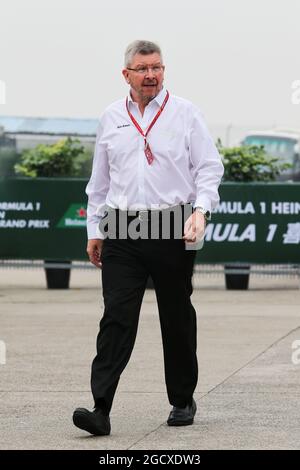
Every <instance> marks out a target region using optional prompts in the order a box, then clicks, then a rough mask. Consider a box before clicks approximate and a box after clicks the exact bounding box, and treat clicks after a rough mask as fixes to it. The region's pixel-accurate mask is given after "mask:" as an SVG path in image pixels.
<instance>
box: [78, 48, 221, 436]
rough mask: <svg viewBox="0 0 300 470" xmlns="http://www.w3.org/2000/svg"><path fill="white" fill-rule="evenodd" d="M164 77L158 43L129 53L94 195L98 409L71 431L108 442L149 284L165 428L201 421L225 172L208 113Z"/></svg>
mask: <svg viewBox="0 0 300 470" xmlns="http://www.w3.org/2000/svg"><path fill="white" fill-rule="evenodd" d="M164 70H165V66H164V65H163V58H162V54H161V50H160V48H159V46H158V45H157V44H155V43H153V42H149V41H135V42H133V43H132V44H130V45H129V46H128V47H127V50H126V52H125V68H124V69H123V71H122V73H123V76H124V78H125V80H126V82H127V83H128V84H129V86H130V90H129V94H128V96H127V98H126V99H122V100H119V101H116V102H114V103H113V104H112V105H110V106H109V107H108V108H107V109H106V110H105V111H104V113H103V114H102V116H101V118H100V122H99V127H98V132H97V139H96V145H95V153H94V160H93V170H92V175H91V178H90V180H89V183H88V185H87V188H86V193H87V195H88V217H87V229H88V245H87V252H88V255H89V258H90V261H91V262H92V263H93V264H94V265H95V266H97V267H100V268H102V284H103V298H104V307H105V310H104V314H103V317H102V319H101V322H100V331H99V334H98V338H97V355H96V357H95V359H94V361H93V364H92V374H91V388H92V393H93V398H94V402H95V407H94V410H93V411H89V410H86V409H84V408H77V409H76V410H75V412H74V414H73V422H74V424H75V425H76V426H77V427H79V428H80V429H84V430H86V431H88V432H89V433H91V434H94V435H107V434H109V433H110V418H109V413H110V410H111V407H112V403H113V398H114V394H115V392H116V389H117V385H118V382H119V379H120V375H121V373H122V371H123V370H124V368H125V367H126V364H127V363H128V361H129V358H130V355H131V353H132V350H133V347H134V342H135V338H136V333H137V327H138V320H139V313H140V308H141V304H142V299H143V295H144V292H145V288H146V284H147V280H148V277H149V275H150V276H151V278H152V280H153V284H154V288H155V292H156V297H157V302H158V310H159V319H160V325H161V333H162V341H163V353H164V365H165V381H166V387H167V394H168V399H169V402H170V404H171V405H172V406H173V408H172V410H171V412H170V414H169V417H168V420H167V424H168V425H169V426H184V425H190V424H193V421H194V416H195V413H196V403H195V400H194V398H193V393H194V390H195V388H196V385H197V380H198V364H197V355H196V347H197V344H196V335H197V331H196V312H195V309H194V307H193V305H192V303H191V299H190V297H191V294H192V274H193V265H194V260H195V254H196V251H195V248H197V246H198V244H199V242H201V240H202V239H203V237H204V231H205V225H206V220H207V219H209V218H210V212H211V210H212V209H213V208H215V207H216V206H217V204H218V202H219V194H218V187H219V184H220V181H221V178H222V175H223V171H224V170H223V165H222V162H221V158H220V155H219V153H218V151H217V149H216V147H215V145H214V143H213V141H212V138H211V137H210V135H209V132H208V130H207V127H206V125H205V123H204V121H203V118H202V115H201V113H200V111H199V110H198V109H197V107H196V106H194V105H193V104H192V103H190V102H189V101H187V100H185V99H183V98H179V97H177V96H174V95H172V94H170V93H169V91H168V90H166V89H165V88H164V86H163V81H164ZM176 214H177V215H179V217H177V215H176ZM178 220H179V222H178ZM112 221H113V223H112ZM166 221H167V222H166ZM105 226H107V227H108V230H107V231H105V229H104V228H105ZM124 227H125V231H124Z"/></svg>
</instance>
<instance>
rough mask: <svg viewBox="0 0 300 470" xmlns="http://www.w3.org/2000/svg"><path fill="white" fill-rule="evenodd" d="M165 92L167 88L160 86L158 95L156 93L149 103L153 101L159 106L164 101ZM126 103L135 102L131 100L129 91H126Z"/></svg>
mask: <svg viewBox="0 0 300 470" xmlns="http://www.w3.org/2000/svg"><path fill="white" fill-rule="evenodd" d="M166 94H167V90H166V89H165V88H164V87H162V89H161V90H160V92H159V93H158V95H156V97H155V98H153V100H151V101H150V103H152V102H153V101H155V102H156V103H157V104H158V106H161V105H162V104H163V101H164V99H165V97H166ZM128 103H135V101H133V99H132V97H131V94H130V91H129V93H128ZM150 103H149V104H150Z"/></svg>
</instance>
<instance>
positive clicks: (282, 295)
mask: <svg viewBox="0 0 300 470" xmlns="http://www.w3.org/2000/svg"><path fill="white" fill-rule="evenodd" d="M99 276H100V275H99V272H98V271H96V270H95V271H83V270H82V271H75V270H74V271H73V272H72V277H71V289H69V290H67V291H50V290H47V289H46V288H45V280H44V273H43V271H42V270H21V269H2V270H0V308H1V313H0V325H1V326H0V340H2V341H4V342H5V344H6V348H7V358H6V364H5V365H0V420H1V426H0V449H260V448H261V449H297V448H299V447H300V406H299V400H300V364H299V365H297V364H293V362H292V353H293V349H292V343H293V342H294V341H295V340H299V341H300V289H299V281H297V280H296V279H279V280H278V279H277V280H276V279H268V280H266V279H264V278H262V277H260V278H258V277H257V278H256V277H255V276H252V278H251V280H250V289H249V290H248V291H244V292H242V291H226V290H225V288H224V280H223V277H214V278H203V279H202V280H201V279H200V288H199V289H197V290H195V291H194V294H193V303H194V305H195V307H196V309H197V314H198V360H199V383H198V387H197V390H196V394H195V398H196V401H197V404H198V413H197V415H196V420H195V424H194V426H188V427H185V428H170V427H168V426H167V425H166V418H167V416H168V414H169V411H170V405H169V403H168V400H167V395H166V391H165V383H164V375H163V356H162V345H161V336H160V329H159V322H158V311H157V307H156V303H155V295H154V293H153V292H152V291H147V292H146V294H145V298H144V303H143V307H142V311H141V319H140V325H139V331H138V336H137V340H136V345H135V349H134V352H133V354H132V357H131V360H130V362H129V364H128V366H127V368H126V370H125V372H124V373H123V375H122V377H121V380H120V384H119V387H118V390H117V394H116V397H115V401H114V406H113V409H112V413H111V423H112V434H111V435H110V436H105V437H90V436H89V435H88V434H86V433H84V432H81V431H80V430H78V429H77V428H75V427H74V426H73V424H72V420H71V416H72V412H73V409H74V408H75V407H77V406H87V407H90V408H91V407H92V398H91V393H90V390H89V374H90V363H91V361H92V359H93V357H94V354H95V339H96V334H97V330H98V323H99V320H100V315H101V313H102V311H103V304H102V298H101V291H100V289H99V287H98V286H99V280H100V277H99ZM299 344H300V343H299ZM296 358H297V357H296ZM298 358H299V359H300V354H299V355H298Z"/></svg>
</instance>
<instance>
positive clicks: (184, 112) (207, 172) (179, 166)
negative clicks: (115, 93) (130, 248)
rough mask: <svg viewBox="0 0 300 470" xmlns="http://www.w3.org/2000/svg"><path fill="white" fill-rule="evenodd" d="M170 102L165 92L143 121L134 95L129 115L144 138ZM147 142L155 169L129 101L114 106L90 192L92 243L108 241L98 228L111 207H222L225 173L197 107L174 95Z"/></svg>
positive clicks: (106, 117) (107, 114)
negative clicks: (220, 196)
mask: <svg viewBox="0 0 300 470" xmlns="http://www.w3.org/2000/svg"><path fill="white" fill-rule="evenodd" d="M165 96H166V90H165V89H164V88H163V89H162V90H161V91H160V93H159V94H158V95H157V96H156V97H155V98H154V99H153V100H152V101H150V103H149V104H148V105H147V106H146V108H145V111H144V115H143V116H142V115H141V113H140V111H139V108H138V104H137V103H135V102H134V101H132V98H131V95H130V93H129V95H128V106H129V110H130V112H131V113H132V115H133V116H134V118H135V119H136V121H137V122H138V123H139V125H140V127H141V128H142V129H143V131H144V133H145V132H146V130H147V128H148V126H149V125H150V123H151V121H152V119H153V118H154V116H155V115H156V113H157V111H158V110H159V108H160V106H161V105H162V103H163V101H164V98H165ZM147 141H148V142H149V145H150V148H151V151H152V154H153V156H154V161H153V162H152V164H151V165H149V164H148V162H147V159H146V156H145V153H144V138H143V136H142V135H141V134H140V133H139V132H138V130H137V128H136V127H135V126H134V124H133V123H132V121H131V119H130V117H129V115H128V112H127V109H126V100H125V98H123V99H121V100H118V101H116V102H114V103H112V104H111V105H110V106H108V108H106V110H105V111H104V113H103V114H102V116H101V117H100V119H99V125H98V130H97V137H96V144H95V151H94V159H93V169H92V174H91V178H90V180H89V183H88V185H87V187H86V193H87V195H88V207H87V230H88V238H89V239H91V238H104V237H103V235H102V234H101V232H99V230H98V228H97V227H98V224H99V221H100V219H101V217H102V216H103V215H104V212H105V210H106V206H109V207H112V208H119V209H122V210H137V209H158V208H165V207H171V206H175V205H177V204H185V203H188V202H190V203H192V204H193V206H194V207H196V206H202V207H203V208H205V209H206V210H209V211H211V210H212V209H214V208H215V207H216V206H217V205H218V202H219V193H218V187H219V184H220V181H221V178H222V175H223V172H224V168H223V164H222V161H221V157H220V155H219V153H218V151H217V149H216V146H215V144H214V142H213V140H212V138H211V136H210V134H209V132H208V129H207V127H206V125H205V122H204V120H203V117H202V114H201V112H200V111H199V109H198V108H197V107H196V106H195V105H193V104H192V103H191V102H189V101H187V100H185V99H183V98H179V97H178V96H174V95H171V94H170V96H169V100H168V102H167V104H166V106H165V108H164V110H163V112H162V113H161V115H160V116H159V118H158V120H157V121H156V123H155V124H154V126H153V127H152V129H151V130H150V132H149V134H148V136H147Z"/></svg>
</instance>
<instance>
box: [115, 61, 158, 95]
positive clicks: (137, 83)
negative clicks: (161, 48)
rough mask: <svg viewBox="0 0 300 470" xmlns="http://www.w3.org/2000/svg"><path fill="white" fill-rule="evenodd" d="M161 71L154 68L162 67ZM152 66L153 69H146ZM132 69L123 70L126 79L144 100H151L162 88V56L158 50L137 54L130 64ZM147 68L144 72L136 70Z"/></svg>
mask: <svg viewBox="0 0 300 470" xmlns="http://www.w3.org/2000/svg"><path fill="white" fill-rule="evenodd" d="M160 66H161V70H160V71H156V72H155V70H153V67H160ZM147 67H152V68H151V69H149V68H148V69H146V68H147ZM129 68H130V69H135V70H128V69H124V70H123V71H122V73H123V75H124V77H125V80H126V81H127V83H129V84H130V86H131V88H132V89H133V90H134V92H135V93H136V94H137V96H138V97H139V98H140V99H141V100H142V101H150V100H151V99H153V98H154V97H155V96H156V95H158V93H159V92H160V90H161V89H162V85H163V80H164V66H163V65H162V61H161V57H160V55H159V54H158V53H157V52H154V53H153V54H147V55H144V54H136V55H135V56H133V60H132V62H131V64H130V66H129ZM141 69H146V70H145V72H144V73H139V72H137V71H136V70H141Z"/></svg>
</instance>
